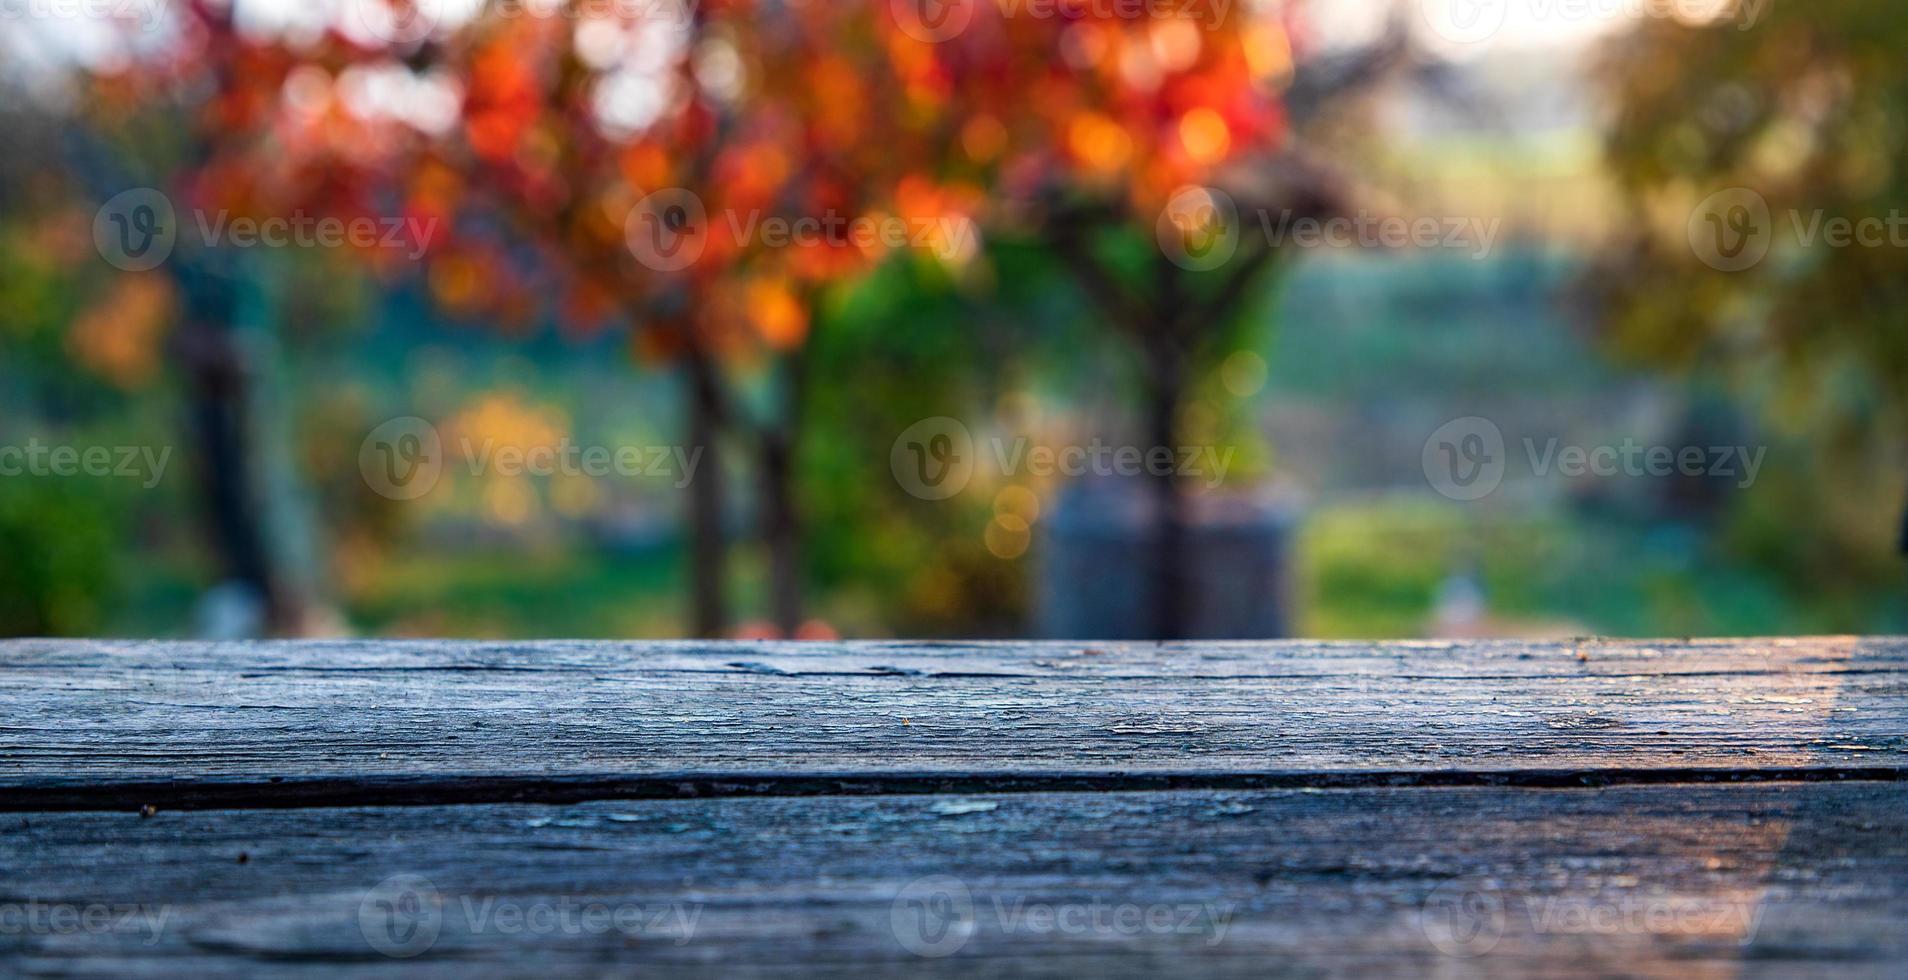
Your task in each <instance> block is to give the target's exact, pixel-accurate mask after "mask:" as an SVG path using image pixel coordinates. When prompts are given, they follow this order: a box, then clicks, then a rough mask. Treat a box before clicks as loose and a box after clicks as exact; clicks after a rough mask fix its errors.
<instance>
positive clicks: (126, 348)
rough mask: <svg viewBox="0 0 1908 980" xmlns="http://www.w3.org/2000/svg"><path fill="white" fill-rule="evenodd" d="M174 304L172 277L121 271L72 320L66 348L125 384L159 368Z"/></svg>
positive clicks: (147, 377) (115, 381) (147, 376)
mask: <svg viewBox="0 0 1908 980" xmlns="http://www.w3.org/2000/svg"><path fill="white" fill-rule="evenodd" d="M172 309H173V290H172V283H171V280H170V279H168V278H166V277H165V276H164V275H161V274H158V273H140V274H134V275H124V276H119V277H117V278H115V279H113V280H112V284H111V286H110V287H108V289H107V291H106V293H105V294H104V295H103V296H101V297H100V298H99V300H98V301H97V302H95V303H94V304H93V305H92V306H90V307H88V308H87V309H86V310H85V311H84V312H82V313H81V314H80V315H79V316H78V317H77V318H75V319H74V321H73V326H72V329H71V330H70V331H69V332H68V333H67V335H66V349H67V351H68V352H69V353H71V354H72V355H73V360H75V361H77V362H78V363H80V364H82V365H84V366H85V367H86V369H87V370H89V371H92V372H93V373H94V374H97V375H99V376H100V377H103V378H105V379H106V380H107V381H109V382H111V383H113V384H114V385H117V386H118V387H120V388H123V389H133V388H138V387H141V386H143V385H145V384H146V383H147V382H149V381H151V380H152V379H153V378H154V377H156V376H157V375H158V373H159V362H160V354H161V350H160V347H161V344H162V343H163V340H164V337H165V331H166V326H167V324H168V323H169V322H170V319H171V316H172Z"/></svg>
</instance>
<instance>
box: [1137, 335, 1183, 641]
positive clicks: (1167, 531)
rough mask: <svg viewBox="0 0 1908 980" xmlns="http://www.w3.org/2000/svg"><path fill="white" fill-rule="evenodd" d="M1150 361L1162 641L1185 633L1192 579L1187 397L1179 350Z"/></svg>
mask: <svg viewBox="0 0 1908 980" xmlns="http://www.w3.org/2000/svg"><path fill="white" fill-rule="evenodd" d="M1152 356H1153V359H1154V361H1153V364H1151V365H1149V373H1150V374H1151V376H1152V384H1151V386H1150V390H1149V391H1148V392H1147V406H1146V415H1147V418H1146V431H1147V442H1148V446H1147V454H1148V457H1149V459H1148V466H1147V473H1148V481H1149V484H1150V486H1151V489H1152V494H1151V497H1152V507H1151V508H1150V509H1151V513H1152V519H1153V562H1152V593H1153V595H1152V600H1153V632H1154V638H1155V639H1159V640H1180V639H1185V638H1186V636H1187V629H1188V625H1189V624H1188V622H1187V609H1186V592H1187V583H1188V580H1189V569H1188V559H1189V556H1188V554H1187V530H1186V527H1187V520H1186V498H1185V495H1184V494H1183V493H1181V487H1180V479H1179V466H1178V463H1179V452H1178V448H1177V447H1178V445H1179V443H1178V429H1179V425H1178V422H1179V408H1180V402H1181V400H1182V398H1183V397H1184V393H1185V387H1186V379H1185V365H1184V362H1183V361H1182V360H1181V358H1180V357H1179V352H1178V351H1176V350H1155V351H1154V352H1153V354H1152ZM1162 447H1163V448H1164V450H1165V451H1166V452H1168V453H1171V454H1172V460H1171V462H1170V463H1168V464H1167V465H1166V466H1164V467H1156V466H1154V465H1152V460H1151V456H1152V454H1153V453H1155V452H1157V451H1159V450H1160V449H1161V448H1162Z"/></svg>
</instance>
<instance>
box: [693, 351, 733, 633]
mask: <svg viewBox="0 0 1908 980" xmlns="http://www.w3.org/2000/svg"><path fill="white" fill-rule="evenodd" d="M687 362H688V371H689V399H688V402H689V406H688V408H689V452H690V453H691V454H693V458H695V459H699V460H701V465H700V467H699V468H698V469H697V470H696V477H695V480H694V482H692V483H691V484H690V486H689V581H690V586H689V602H690V621H691V624H692V628H693V629H694V630H695V634H696V635H697V636H699V637H702V638H704V639H719V638H721V637H723V636H725V635H727V633H728V630H729V608H728V601H727V598H726V596H725V594H724V589H725V587H726V582H727V578H728V576H727V574H726V573H727V565H728V553H729V551H728V535H727V533H726V530H725V528H724V527H723V520H724V518H725V516H726V515H725V513H724V510H725V508H724V506H723V502H724V499H725V494H724V481H725V476H724V474H723V471H722V447H721V441H720V439H719V434H720V432H721V420H720V414H721V404H720V397H719V395H718V393H717V391H716V385H717V384H718V383H719V382H718V381H717V379H716V377H715V366H714V365H713V364H712V363H710V361H709V359H708V356H707V355H706V354H704V353H703V352H701V351H699V350H692V351H690V353H689V355H688V357H687Z"/></svg>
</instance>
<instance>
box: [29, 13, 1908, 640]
mask: <svg viewBox="0 0 1908 980" xmlns="http://www.w3.org/2000/svg"><path fill="white" fill-rule="evenodd" d="M0 5H4V9H3V11H0V12H3V13H4V16H3V17H0V32H4V33H3V34H0V38H3V40H0V89H3V90H4V93H5V94H4V97H0V122H3V123H4V127H5V129H4V132H5V133H6V134H7V144H8V150H9V152H7V153H5V154H3V155H0V635H108V636H160V637H174V636H178V637H186V636H214V637H239V636H265V635H277V636H342V635H384V636H446V637H494V638H528V637H579V638H582V637H678V636H698V635H700V636H747V637H770V636H800V637H805V638H830V637H849V638H857V637H887V636H906V637H1022V636H1049V637H1056V638H1069V639H1082V640H1087V639H1114V638H1122V637H1132V638H1138V637H1147V636H1158V637H1176V636H1235V637H1242V638H1245V637H1258V636H1273V635H1289V636H1305V637H1326V638H1390V637H1453V636H1573V635H1588V634H1609V635H1625V636H1684V635H1696V634H1719V635H1773V634H1794V633H1837V632H1866V633H1876V632H1902V631H1908V567H1905V566H1904V563H1903V561H1904V560H1903V557H1902V555H1901V547H1902V543H1903V541H1902V539H1903V534H1904V531H1903V511H1904V507H1905V506H1908V419H1904V409H1905V408H1908V313H1904V310H1908V304H1904V302H1902V301H1903V300H1904V299H1908V219H1904V218H1903V217H1902V215H1901V211H1900V209H1901V207H1902V206H1903V203H1904V201H1908V164H1904V161H1908V152H1905V151H1908V65H1905V64H1904V62H1903V61H1902V59H1901V57H1900V52H1901V50H1902V44H1897V43H1896V42H1897V41H1900V42H1903V43H1904V44H1908V17H1904V16H1903V15H1902V14H1901V13H1900V12H1899V11H1898V10H1895V9H1894V8H1892V7H1891V6H1890V5H1887V4H1878V3H1873V2H1867V3H1863V2H1858V0H1833V2H1821V3H1812V4H1798V3H1783V2H1781V0H1740V2H1738V0H1633V2H1625V0H1610V2H1607V3H1598V2H1587V3H1558V2H1553V0H1362V2H1357V0H1312V2H1304V0H1283V2H1280V0H1232V2H1226V0H1159V2H1132V3H1127V2H1120V0H1051V2H1041V0H894V2H890V0H830V2H823V0H700V2H694V0H598V2H581V0H441V2H439V0H416V2H415V3H413V2H411V0H0ZM805 219H806V222H807V223H806V224H804V223H803V222H804V220H805ZM327 222H329V223H327ZM778 222H779V225H778ZM778 227H780V228H784V229H787V228H793V229H795V232H794V233H793V234H788V235H780V236H778V235H777V234H776V231H775V229H777V228H778ZM274 229H276V234H274ZM803 229H806V232H804V231H803ZM857 229H863V230H868V229H871V230H873V233H872V234H868V235H863V234H860V233H859V231H857ZM890 229H898V230H899V231H900V234H898V235H896V236H887V235H884V234H882V232H884V231H886V230H890ZM1400 229H1404V230H1407V231H1409V232H1410V233H1397V232H1399V231H1400ZM1838 229H1840V230H1842V231H1845V232H1846V234H1840V235H1838ZM248 230H249V231H251V232H252V233H253V234H249V235H248V233H247V232H248ZM260 231H263V234H258V232H260ZM358 232H363V234H358ZM1313 232H1316V233H1317V234H1313ZM1419 232H1428V234H1420V233H1419ZM334 233H335V234H334ZM684 249H687V251H686V252H685V251H684ZM1453 433H1455V435H1453ZM1161 446H1164V447H1170V448H1171V449H1172V450H1173V451H1174V456H1173V458H1174V460H1175V462H1174V465H1173V466H1172V467H1170V468H1169V469H1170V470H1171V472H1152V471H1150V470H1149V471H1147V472H1138V471H1124V470H1122V471H1120V472H1112V471H1110V470H1109V471H1107V472H1100V471H1098V470H1096V468H1095V467H1093V466H1088V467H1086V468H1085V469H1084V470H1081V469H1077V468H1076V469H1072V470H1069V469H1068V468H1066V467H1064V466H1055V465H1050V463H1051V460H1050V459H1049V460H1046V461H1045V462H1043V461H1042V460H1043V457H1040V456H1038V455H1027V453H1028V452H1029V451H1031V450H1035V449H1040V448H1044V449H1046V450H1049V451H1052V452H1053V453H1054V454H1056V455H1055V458H1068V456H1067V453H1066V452H1065V450H1067V449H1069V448H1078V449H1087V448H1088V447H1131V448H1132V449H1134V450H1135V451H1136V452H1137V453H1140V454H1143V453H1144V452H1145V451H1146V450H1148V449H1151V448H1153V447H1161ZM473 447H476V448H475V449H473ZM539 448H542V449H544V450H547V451H548V452H546V453H545V455H544V456H543V457H541V458H544V459H546V460H548V459H555V460H557V461H558V465H556V466H555V467H554V468H546V469H545V470H542V471H534V472H530V471H525V470H524V468H523V467H517V468H515V469H512V468H511V467H510V466H509V465H507V462H506V461H507V460H510V459H513V458H516V456H523V457H526V458H535V457H537V456H538V454H537V452H536V450H538V449H539ZM1572 448H1576V449H1580V450H1582V451H1583V454H1582V455H1583V456H1584V457H1585V458H1590V459H1601V460H1605V461H1608V462H1610V463H1611V466H1610V467H1609V468H1607V469H1602V470H1599V469H1598V468H1597V467H1596V466H1590V467H1588V468H1585V467H1582V466H1579V467H1575V468H1573V467H1572V466H1571V465H1570V464H1571V460H1572V456H1571V455H1570V450H1571V449H1572ZM8 449H12V450H14V452H13V453H11V454H9V453H8V452H7V450H8ZM500 449H503V450H505V454H504V455H501V456H500V455H498V451H499V450H500ZM1599 449H1607V450H1611V451H1610V452H1603V453H1599V452H1598V450H1599ZM62 450H64V451H66V452H65V454H64V455H62ZM572 450H574V451H573V452H572ZM592 450H595V451H596V452H595V453H594V454H593V453H592ZM1181 450H1188V451H1189V452H1188V453H1185V454H1182V453H1181ZM1657 451H1660V454H1661V458H1662V459H1663V460H1670V459H1673V460H1677V462H1676V463H1675V464H1674V465H1667V466H1657V465H1656V464H1655V463H1653V462H1650V461H1651V460H1656V459H1657V457H1656V456H1655V455H1652V453H1653V452H1657ZM1686 451H1689V452H1686ZM513 453H514V455H512V454H513ZM619 453H621V455H620V456H619V455H617V454H619ZM1184 456H1189V457H1190V458H1191V459H1192V460H1193V462H1194V464H1195V465H1194V466H1192V467H1187V466H1184V465H1180V464H1181V463H1182V462H1183V457H1184ZM592 458H594V459H596V460H597V461H598V462H599V463H600V462H602V460H604V459H606V458H613V459H621V460H625V461H629V462H631V463H632V464H633V465H616V466H612V467H610V471H609V472H605V471H603V469H602V467H600V466H598V467H596V468H595V469H592V468H591V467H590V466H589V465H588V461H589V460H590V459H592ZM1071 458H1074V459H1080V458H1092V457H1090V456H1088V457H1082V456H1080V455H1079V454H1074V455H1073V456H1072V457H1071ZM1107 458H1109V459H1113V458H1118V457H1117V454H1116V453H1114V454H1109V455H1108V456H1107ZM565 460H567V461H568V462H564V461H565ZM1201 460H1204V461H1206V462H1207V463H1208V464H1217V463H1219V462H1220V461H1223V465H1222V466H1217V467H1215V466H1214V465H1206V466H1203V467H1201V466H1199V465H1198V464H1199V461H1201ZM420 467H422V468H423V471H424V472H426V473H428V475H429V479H428V481H427V482H426V483H423V484H420V483H417V482H415V477H416V475H417V472H418V471H419V469H420ZM949 467H952V468H954V470H955V471H956V472H957V473H958V477H959V478H958V480H956V481H955V482H954V483H953V484H947V483H945V482H943V481H942V480H941V479H939V478H940V477H943V476H945V475H946V472H947V470H948V468H949ZM531 469H532V470H534V469H535V468H534V467H532V468H531ZM1112 469H1118V467H1112ZM1142 469H1145V468H1142ZM1460 470H1465V471H1466V472H1465V474H1464V476H1463V477H1461V478H1460V477H1459V475H1458V474H1459V471H1460ZM1478 473H1483V474H1485V478H1486V479H1487V480H1488V483H1487V484H1485V485H1483V486H1479V485H1477V484H1476V483H1475V482H1474V478H1475V477H1476V476H1477V474H1478ZM930 474H932V478H931V477H930ZM1454 481H1456V482H1454Z"/></svg>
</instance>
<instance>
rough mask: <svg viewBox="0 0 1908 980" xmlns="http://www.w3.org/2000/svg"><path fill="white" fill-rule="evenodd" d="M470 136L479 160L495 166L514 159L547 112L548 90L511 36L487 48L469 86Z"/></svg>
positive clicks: (472, 68)
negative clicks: (509, 39)
mask: <svg viewBox="0 0 1908 980" xmlns="http://www.w3.org/2000/svg"><path fill="white" fill-rule="evenodd" d="M466 86H467V88H466V95H465V122H464V129H465V136H466V138H467V139H468V140H469V142H470V146H471V149H472V150H473V151H475V152H476V153H477V155H478V156H480V157H483V158H484V159H486V160H488V161H490V162H492V163H501V162H504V161H507V160H509V159H511V158H512V157H513V156H514V155H515V154H516V152H517V147H518V145H519V143H520V141H521V140H522V139H523V137H524V134H525V133H526V132H528V130H529V128H530V125H531V124H532V123H533V122H534V121H535V120H536V119H537V116H538V115H539V114H540V113H541V112H542V109H543V103H542V95H543V93H542V86H541V84H540V83H539V81H538V79H537V76H536V72H535V70H534V68H533V67H532V62H531V61H530V59H528V58H525V57H523V54H522V52H520V51H518V50H516V49H515V48H514V46H512V45H511V44H510V43H509V41H508V37H504V38H500V39H498V40H496V41H492V42H490V43H488V44H485V45H484V46H483V47H481V48H480V49H479V50H478V51H477V53H476V55H475V57H473V58H472V59H471V63H470V77H469V78H468V79H467V81H466Z"/></svg>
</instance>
